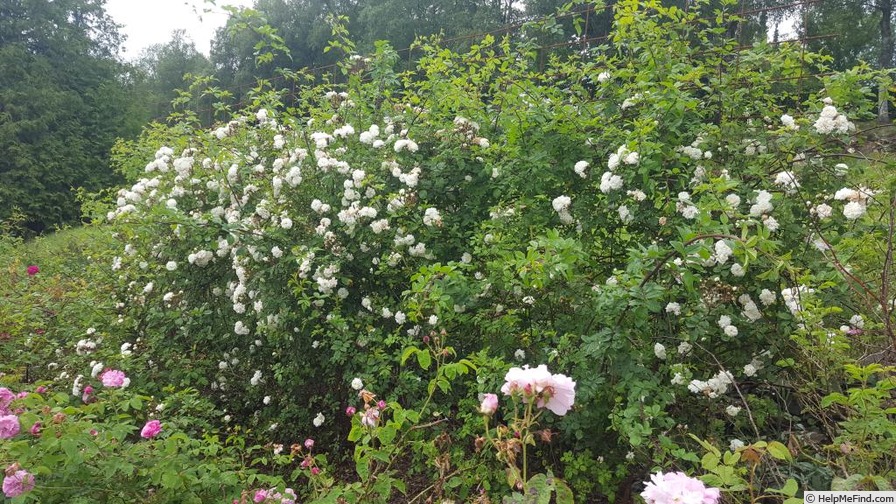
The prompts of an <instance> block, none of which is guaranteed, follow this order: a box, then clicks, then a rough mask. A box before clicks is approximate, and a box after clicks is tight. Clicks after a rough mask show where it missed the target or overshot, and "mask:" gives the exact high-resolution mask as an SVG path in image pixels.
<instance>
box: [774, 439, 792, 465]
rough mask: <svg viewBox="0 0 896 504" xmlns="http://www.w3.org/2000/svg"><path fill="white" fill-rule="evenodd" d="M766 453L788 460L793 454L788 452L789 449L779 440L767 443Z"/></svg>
mask: <svg viewBox="0 0 896 504" xmlns="http://www.w3.org/2000/svg"><path fill="white" fill-rule="evenodd" d="M768 453H769V455H771V456H772V457H774V458H776V459H778V460H790V459H792V458H793V455H791V454H790V450H789V449H788V448H787V447H786V446H784V443H781V442H780V441H772V442H771V443H769V444H768Z"/></svg>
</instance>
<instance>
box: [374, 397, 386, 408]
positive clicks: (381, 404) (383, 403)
mask: <svg viewBox="0 0 896 504" xmlns="http://www.w3.org/2000/svg"><path fill="white" fill-rule="evenodd" d="M376 407H377V408H379V409H386V401H384V400H382V399H380V400H379V401H377V403H376Z"/></svg>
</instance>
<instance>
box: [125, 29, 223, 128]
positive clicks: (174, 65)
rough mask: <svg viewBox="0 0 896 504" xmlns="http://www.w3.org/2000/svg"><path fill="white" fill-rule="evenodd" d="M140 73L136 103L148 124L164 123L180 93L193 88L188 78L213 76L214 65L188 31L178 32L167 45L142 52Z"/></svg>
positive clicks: (138, 74) (150, 47)
mask: <svg viewBox="0 0 896 504" xmlns="http://www.w3.org/2000/svg"><path fill="white" fill-rule="evenodd" d="M136 72H137V73H136V79H137V82H136V86H135V87H136V89H135V100H137V101H139V102H140V103H142V104H143V107H144V110H145V114H146V117H147V120H148V121H149V120H160V119H164V118H165V117H167V116H168V114H170V113H171V112H172V107H171V101H172V100H173V99H174V98H175V97H177V90H179V89H186V88H187V87H189V82H188V80H189V77H188V76H192V77H198V76H203V75H210V74H211V73H212V65H211V62H210V61H209V59H208V58H207V57H206V56H205V55H204V54H202V53H200V52H199V51H197V50H196V45H195V44H194V43H193V41H192V40H190V38H189V37H188V36H187V34H186V32H185V31H184V30H175V31H174V32H173V33H172V34H171V40H170V41H168V42H167V43H165V44H154V45H152V46H149V47H147V48H146V49H144V50H143V51H142V53H141V54H140V57H139V58H138V59H137V62H136Z"/></svg>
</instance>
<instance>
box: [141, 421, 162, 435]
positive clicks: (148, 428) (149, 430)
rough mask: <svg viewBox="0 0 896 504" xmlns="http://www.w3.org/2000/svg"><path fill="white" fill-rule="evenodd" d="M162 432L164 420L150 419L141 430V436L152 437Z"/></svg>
mask: <svg viewBox="0 0 896 504" xmlns="http://www.w3.org/2000/svg"><path fill="white" fill-rule="evenodd" d="M160 432H162V422H160V421H158V420H150V421H148V422H146V425H144V426H143V429H142V430H141V431H140V437H142V438H144V439H152V438H154V437H156V436H158V435H159V433H160Z"/></svg>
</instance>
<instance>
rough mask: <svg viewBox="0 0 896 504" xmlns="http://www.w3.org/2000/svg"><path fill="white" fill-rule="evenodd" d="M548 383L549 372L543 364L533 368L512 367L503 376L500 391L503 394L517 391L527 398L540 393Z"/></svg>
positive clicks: (549, 380) (549, 378)
mask: <svg viewBox="0 0 896 504" xmlns="http://www.w3.org/2000/svg"><path fill="white" fill-rule="evenodd" d="M550 384H551V373H550V372H549V371H548V368H547V366H545V365H544V364H542V365H540V366H538V367H537V368H534V369H533V368H530V367H529V366H524V367H522V368H518V367H512V368H510V369H509V370H508V371H507V374H506V375H505V376H504V385H503V386H502V387H501V392H503V393H504V395H512V394H513V393H514V392H519V393H521V394H522V395H523V397H524V398H528V397H532V396H534V395H536V394H538V393H540V392H541V391H542V390H544V388H545V387H546V386H549V385H550Z"/></svg>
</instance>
